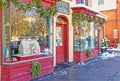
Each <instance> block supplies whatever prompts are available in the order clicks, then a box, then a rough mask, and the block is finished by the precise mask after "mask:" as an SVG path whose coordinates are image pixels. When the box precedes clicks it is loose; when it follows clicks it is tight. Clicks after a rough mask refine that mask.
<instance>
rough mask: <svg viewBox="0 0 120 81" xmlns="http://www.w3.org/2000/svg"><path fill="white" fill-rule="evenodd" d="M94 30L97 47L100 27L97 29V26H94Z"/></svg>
mask: <svg viewBox="0 0 120 81" xmlns="http://www.w3.org/2000/svg"><path fill="white" fill-rule="evenodd" d="M94 32H95V38H94V45H95V47H98V29H97V27H95V28H94Z"/></svg>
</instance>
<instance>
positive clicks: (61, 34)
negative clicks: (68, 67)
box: [56, 16, 68, 64]
mask: <svg viewBox="0 0 120 81" xmlns="http://www.w3.org/2000/svg"><path fill="white" fill-rule="evenodd" d="M62 62H68V20H67V18H66V17H65V16H58V17H57V22H56V64H59V63H62Z"/></svg>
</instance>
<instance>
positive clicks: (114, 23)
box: [102, 1, 120, 42]
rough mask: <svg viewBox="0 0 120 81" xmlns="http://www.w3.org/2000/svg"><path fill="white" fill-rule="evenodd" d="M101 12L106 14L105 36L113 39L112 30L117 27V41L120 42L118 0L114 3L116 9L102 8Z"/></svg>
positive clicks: (119, 6) (119, 3)
mask: <svg viewBox="0 0 120 81" xmlns="http://www.w3.org/2000/svg"><path fill="white" fill-rule="evenodd" d="M102 13H103V14H105V15H107V16H108V19H107V23H106V24H105V36H106V37H107V38H108V39H109V40H111V39H113V38H114V35H113V30H114V29H117V30H118V38H117V42H120V1H118V3H117V4H116V9H112V10H104V11H102Z"/></svg>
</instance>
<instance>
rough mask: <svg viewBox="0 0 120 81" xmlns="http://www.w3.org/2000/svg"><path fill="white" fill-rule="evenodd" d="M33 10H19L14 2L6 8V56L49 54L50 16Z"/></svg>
mask: <svg viewBox="0 0 120 81" xmlns="http://www.w3.org/2000/svg"><path fill="white" fill-rule="evenodd" d="M36 10H37V7H32V10H29V11H26V12H24V11H22V10H19V9H18V8H17V7H16V6H15V5H14V4H12V2H10V5H9V7H7V8H5V10H4V29H5V32H3V33H4V37H5V38H3V40H4V42H3V43H4V49H3V50H4V55H3V57H4V58H12V57H14V56H17V55H18V56H21V55H23V56H27V55H34V54H49V49H50V26H49V25H50V24H49V22H50V20H49V19H50V17H49V16H46V17H42V16H40V15H39V14H38V13H37V12H36Z"/></svg>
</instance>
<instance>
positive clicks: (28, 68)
mask: <svg viewBox="0 0 120 81" xmlns="http://www.w3.org/2000/svg"><path fill="white" fill-rule="evenodd" d="M23 3H24V4H23ZM41 3H42V4H41ZM55 3H56V4H55ZM26 5H27V6H26ZM8 6H9V7H5V8H1V9H0V31H1V35H0V36H1V40H0V44H1V46H2V47H1V49H0V52H1V53H0V61H1V65H0V67H1V72H0V73H1V80H2V81H29V80H31V79H34V78H36V77H40V76H43V75H46V74H49V73H52V72H53V71H54V67H55V66H56V64H60V63H62V62H73V61H75V62H83V61H86V60H89V59H92V58H94V57H95V56H97V55H98V52H99V46H100V43H99V41H100V40H101V38H102V37H101V36H99V35H100V34H102V35H103V31H104V30H103V29H104V25H103V24H104V20H105V19H106V17H104V15H103V14H101V13H100V12H97V11H95V10H93V9H91V8H89V7H87V6H83V5H82V6H81V5H76V4H74V5H73V4H72V1H71V0H67V1H66V0H62V1H57V0H51V1H50V0H42V1H40V0H35V1H31V0H22V2H19V1H18V2H17V1H16V0H12V1H10V2H9V4H8ZM21 8H22V9H21ZM56 9H57V11H56ZM56 12H57V14H56Z"/></svg>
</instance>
